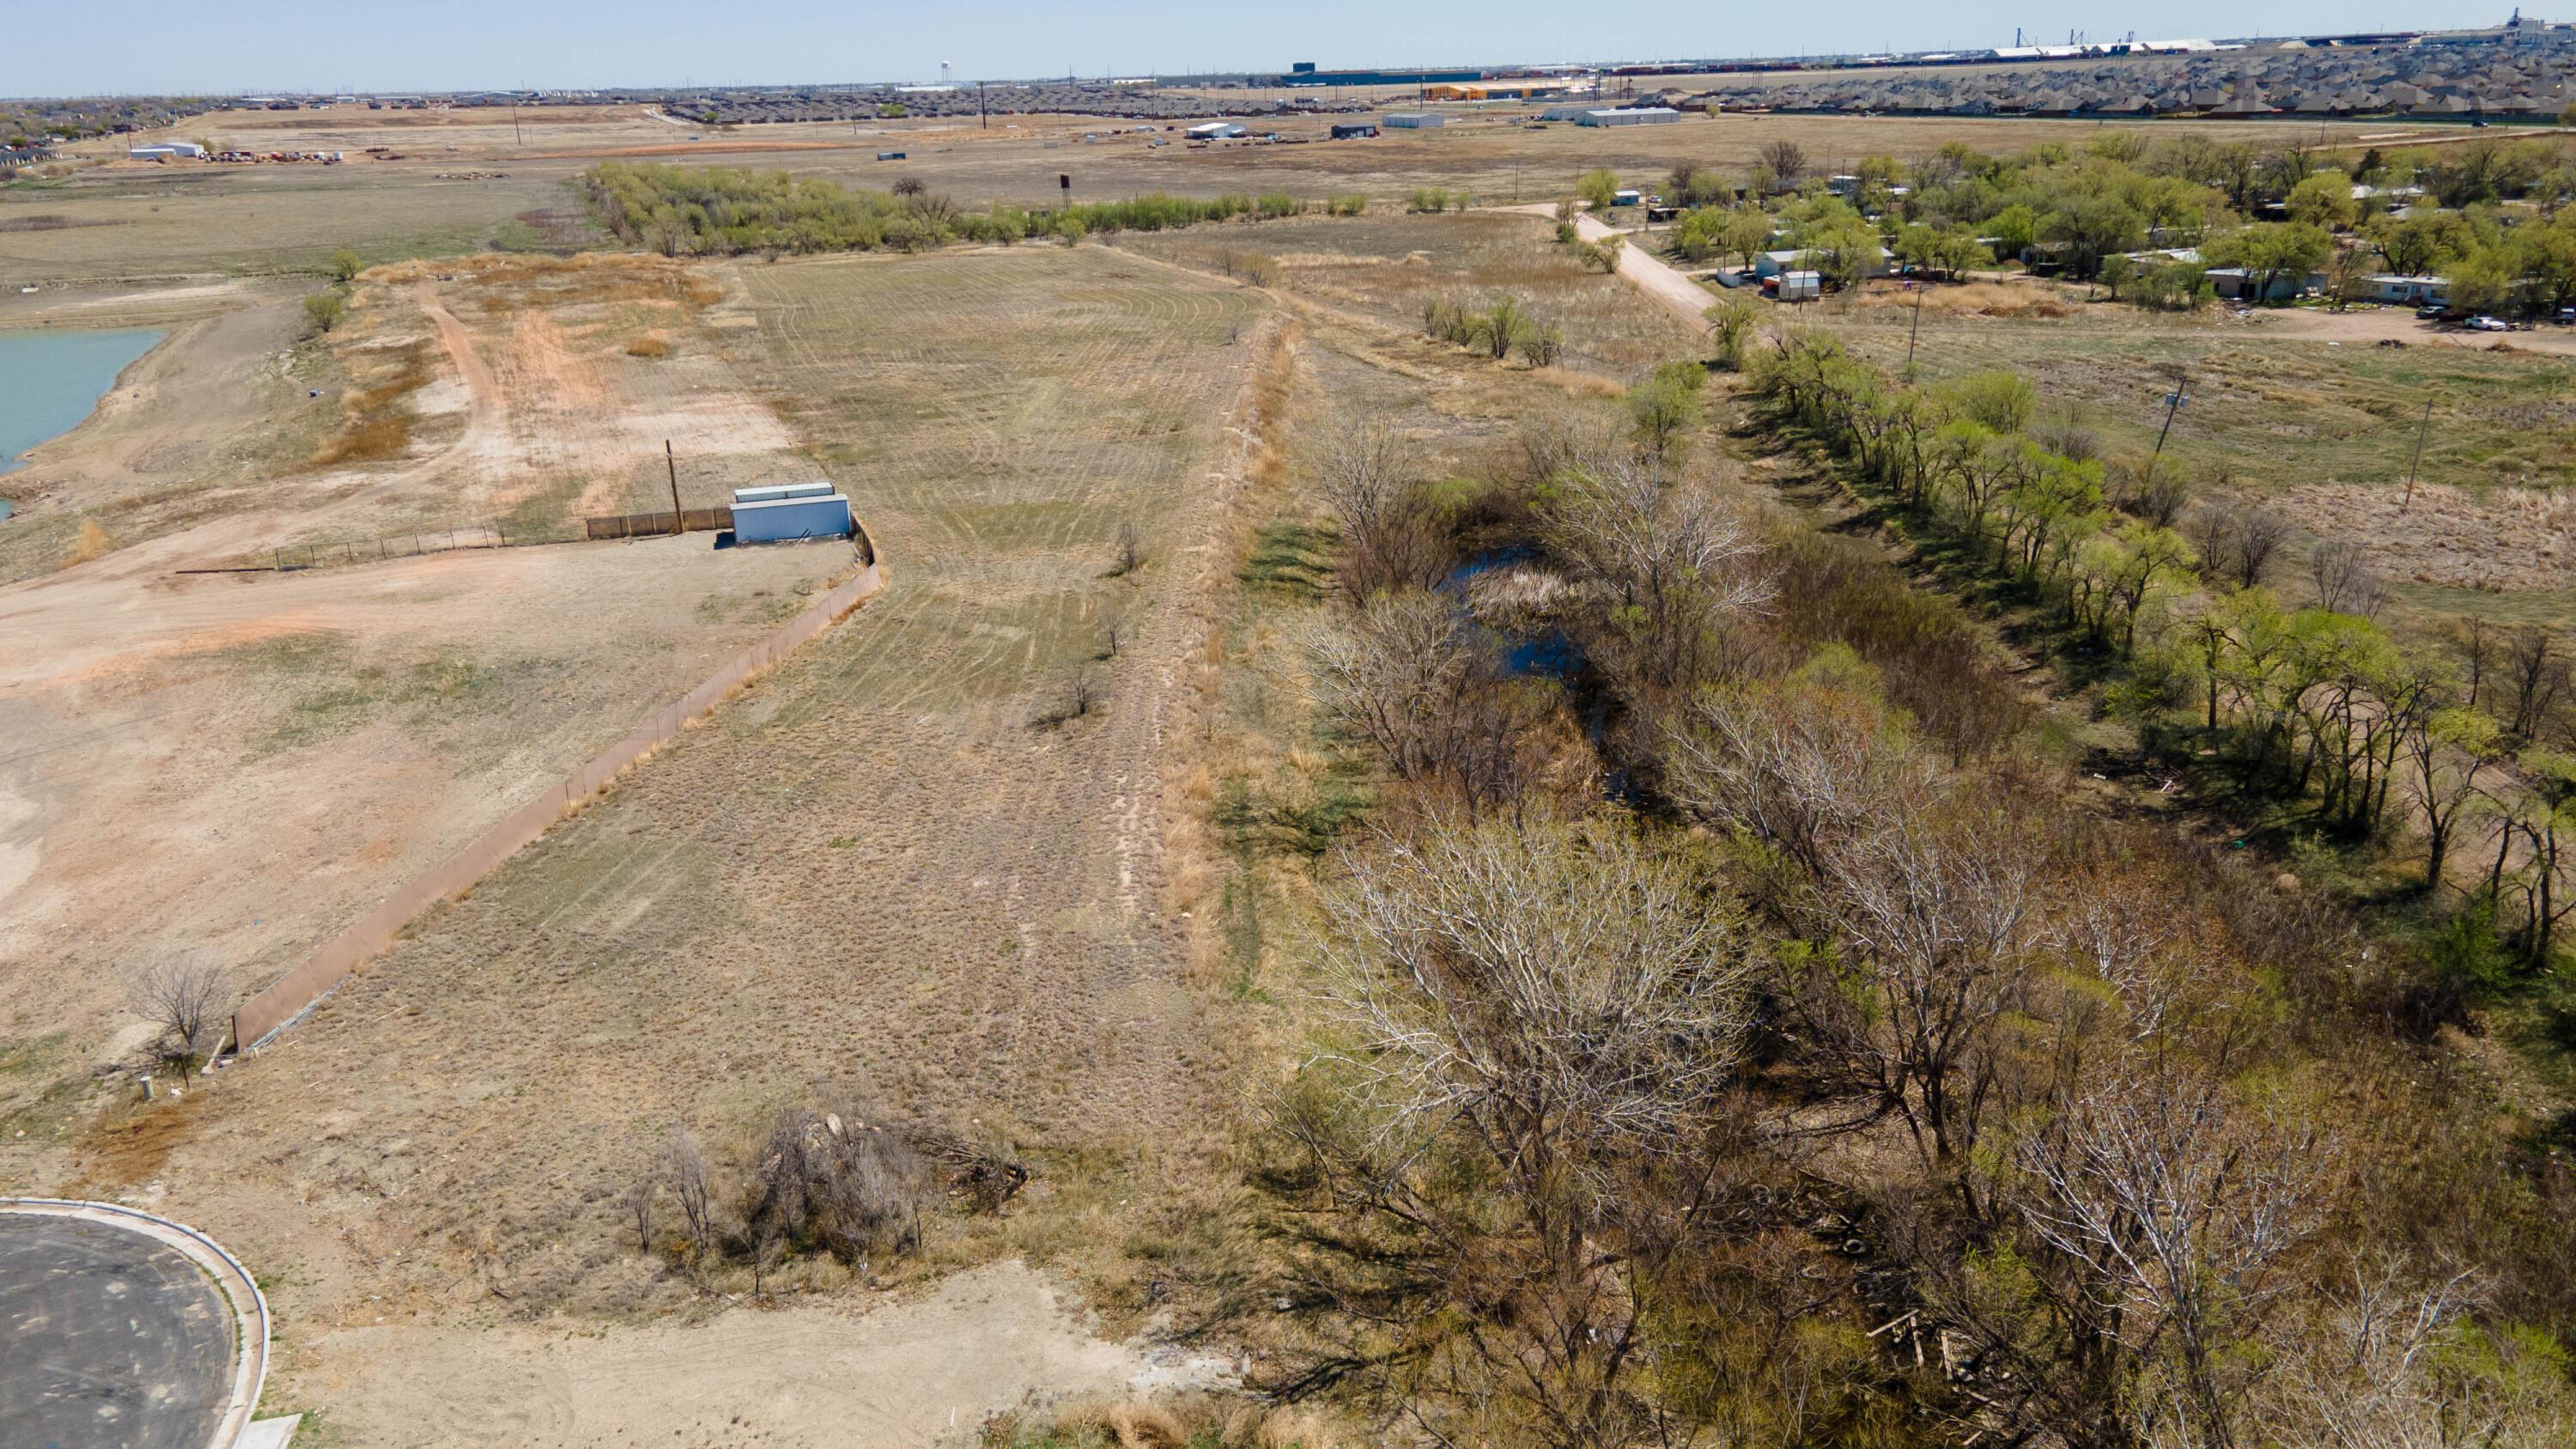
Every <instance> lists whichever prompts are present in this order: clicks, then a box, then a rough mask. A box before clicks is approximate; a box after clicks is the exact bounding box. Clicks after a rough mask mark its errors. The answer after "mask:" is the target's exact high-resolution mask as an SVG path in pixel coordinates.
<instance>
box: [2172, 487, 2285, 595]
mask: <svg viewBox="0 0 2576 1449" xmlns="http://www.w3.org/2000/svg"><path fill="white" fill-rule="evenodd" d="M2289 532H2290V531H2289V526H2288V525H2287V524H2285V523H2283V522H2282V521H2281V519H2280V517H2279V516H2278V515H2276V514H2274V513H2273V512H2272V511H2271V510H2270V509H2268V508H2265V507H2263V506H2262V505H2260V504H2243V503H2228V504H2212V505H2210V506H2208V507H2205V508H2203V509H2202V510H2201V511H2200V514H2199V516H2198V517H2197V518H2196V519H2194V520H2193V524H2192V544H2193V547H2194V548H2195V550H2196V551H2197V552H2198V553H2199V554H2200V562H2201V568H2202V570H2203V571H2204V572H2205V573H2207V574H2208V575H2209V576H2210V577H2211V578H2213V579H2216V580H2219V581H2222V582H2225V583H2229V584H2233V585H2234V586H2236V587H2237V588H2240V589H2250V588H2253V587H2254V586H2255V585H2257V584H2260V583H2262V582H2263V576H2264V575H2265V574H2266V573H2268V572H2270V571H2271V567H2272V558H2273V555H2275V554H2277V553H2279V552H2280V550H2281V545H2282V544H2283V543H2284V542H2286V541H2288V538H2289Z"/></svg>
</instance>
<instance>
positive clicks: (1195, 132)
mask: <svg viewBox="0 0 2576 1449" xmlns="http://www.w3.org/2000/svg"><path fill="white" fill-rule="evenodd" d="M1181 134H1182V135H1184V136H1187V137H1189V138H1190V139H1191V140H1193V141H1231V140H1233V139H1234V138H1236V137H1237V136H1241V135H1244V134H1245V131H1244V129H1243V128H1242V127H1241V126H1238V125H1236V124H1234V123H1233V122H1232V121H1210V122H1208V123H1207V124H1205V125H1201V126H1192V127H1190V128H1189V129H1188V130H1186V131H1183V132H1182V133H1181Z"/></svg>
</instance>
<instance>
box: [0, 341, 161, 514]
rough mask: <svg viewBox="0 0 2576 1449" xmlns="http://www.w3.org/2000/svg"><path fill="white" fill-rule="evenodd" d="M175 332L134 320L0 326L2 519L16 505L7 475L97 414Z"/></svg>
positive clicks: (0, 481) (0, 483)
mask: <svg viewBox="0 0 2576 1449" xmlns="http://www.w3.org/2000/svg"><path fill="white" fill-rule="evenodd" d="M173 335H175V332H174V330H171V329H158V328H140V327H116V328H99V329H80V330H74V329H59V330H57V329H53V328H46V329H44V330H41V331H37V330H25V331H21V330H16V329H11V330H6V331H0V521H5V520H7V519H8V517H9V516H10V515H11V514H12V513H14V512H16V511H17V507H18V504H17V500H16V499H14V498H12V497H11V496H10V495H9V494H8V493H7V491H6V490H7V486H8V485H7V482H6V479H7V478H8V476H9V475H10V474H12V473H16V472H18V471H20V470H21V469H23V468H25V467H26V466H27V465H28V464H29V463H30V462H31V461H32V455H33V454H35V453H36V452H37V451H38V450H39V449H42V448H44V447H46V446H48V445H49V444H52V443H55V442H58V441H60V440H61V439H63V438H65V437H68V436H70V435H71V434H72V433H75V432H78V431H79V430H80V429H81V428H82V427H83V426H85V425H86V424H88V423H89V421H90V420H91V419H93V418H95V417H97V416H98V411H99V408H100V407H101V406H102V405H103V404H104V403H106V401H107V400H108V399H109V398H111V397H113V396H115V395H116V393H117V390H118V389H120V388H123V387H125V386H126V385H127V379H128V378H130V377H131V376H132V375H133V373H134V371H135V369H137V368H139V367H141V366H142V365H143V364H144V362H145V361H146V360H148V359H149V358H151V356H152V355H153V354H154V353H156V352H158V351H160V350H161V348H162V347H163V346H165V345H167V344H168V342H169V340H170V338H171V337H172V336H173ZM110 362H113V363H114V364H115V367H114V370H113V371H112V372H111V371H108V370H107V369H108V364H109V363H110Z"/></svg>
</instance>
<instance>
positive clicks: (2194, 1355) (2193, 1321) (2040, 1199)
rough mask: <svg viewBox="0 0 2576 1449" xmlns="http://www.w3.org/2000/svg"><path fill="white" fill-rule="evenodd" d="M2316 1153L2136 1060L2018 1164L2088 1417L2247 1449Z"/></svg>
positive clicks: (2216, 1096)
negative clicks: (2251, 1401)
mask: <svg viewBox="0 0 2576 1449" xmlns="http://www.w3.org/2000/svg"><path fill="white" fill-rule="evenodd" d="M2315 1150H2316V1145H2315V1143H2314V1142H2313V1140H2312V1139H2310V1138H2308V1137H2307V1136H2305V1135H2304V1134H2298V1133H2289V1132H2283V1131H2279V1130H2276V1129H2273V1128H2271V1127H2270V1126H2268V1125H2267V1124H2264V1123H2262V1122H2260V1121H2258V1120H2256V1119H2253V1118H2252V1117H2250V1116H2249V1115H2248V1114H2245V1113H2242V1112H2240V1111H2238V1110H2236V1109H2234V1108H2233V1107H2232V1106H2231V1104H2230V1103H2229V1102H2228V1100H2227V1098H2226V1096H2225V1095H2224V1092H2223V1090H2222V1088H2220V1087H2219V1086H2218V1085H2217V1084H2215V1083H2213V1082H2211V1081H2209V1080H2207V1079H2205V1078H2203V1077H2200V1076H2198V1075H2196V1074H2193V1075H2186V1074H2181V1073H2177V1072H2175V1071H2172V1070H2168V1069H2161V1068H2158V1067H2156V1066H2154V1065H2153V1064H2152V1063H2151V1061H2150V1059H2148V1058H2144V1057H2141V1058H2138V1059H2136V1060H2135V1061H2133V1062H2132V1063H2131V1064H2130V1069H2129V1070H2126V1071H2120V1072H2113V1073H2108V1074H2105V1075H2104V1076H2103V1077H2102V1078H2101V1079H2100V1080H2098V1081H2097V1083H2096V1084H2095V1085H2094V1086H2093V1088H2092V1089H2091V1090H2089V1091H2087V1092H2085V1093H2084V1094H2083V1095H2081V1096H2080V1097H2078V1098H2077V1099H2075V1100H2074V1101H2072V1102H2069V1103H2068V1104H2067V1105H2066V1107H2065V1110H2063V1111H2062V1112H2060V1113H2059V1114H2058V1116H2057V1117H2056V1119H2055V1120H2053V1121H2052V1122H2050V1123H2049V1124H2048V1125H2047V1126H2045V1127H2043V1128H2042V1129H2040V1130H2039V1131H2038V1132H2035V1133H2033V1134H2032V1135H2031V1136H2029V1137H2028V1138H2025V1139H2024V1140H2023V1142H2022V1143H2021V1144H2020V1146H2019V1147H2018V1148H2017V1149H2016V1150H2015V1153H2014V1158H2013V1162H2014V1167H2015V1169H2016V1171H2017V1173H2018V1175H2019V1188H2018V1190H2017V1207H2018V1210H2019V1216H2020V1220H2021V1223H2022V1226H2023V1227H2024V1228H2025V1229H2026V1231H2027V1234H2028V1237H2027V1247H2028V1250H2029V1252H2030V1253H2031V1255H2032V1261H2033V1263H2034V1266H2035V1267H2036V1268H2037V1270H2038V1278H2039V1281H2040V1282H2042V1283H2043V1284H2044V1285H2045V1294H2044V1296H2045V1298H2046V1301H2047V1304H2048V1310H2049V1311H2050V1312H2051V1313H2052V1314H2054V1315H2055V1316H2057V1318H2058V1320H2059V1322H2060V1324H2061V1326H2062V1328H2063V1330H2064V1331H2065V1332H2066V1333H2067V1335H2068V1338H2069V1340H2070V1341H2069V1344H2068V1350H2069V1353H2070V1357H2071V1359H2072V1361H2073V1363H2074V1364H2075V1365H2076V1373H2075V1374H2074V1375H2072V1377H2077V1378H2083V1379H2088V1380H2090V1382H2091V1384H2092V1385H2093V1386H2094V1387H2095V1388H2096V1389H2097V1390H2098V1391H2099V1392H2100V1394H2101V1397H2100V1398H2099V1399H2097V1400H2096V1402H2095V1403H2094V1404H2092V1405H2091V1406H2090V1408H2091V1409H2093V1410H2095V1411H2101V1412H2108V1413H2112V1414H2116V1415H2118V1416H2119V1417H2120V1418H2121V1419H2124V1420H2126V1421H2127V1428H2128V1431H2129V1433H2130V1435H2132V1436H2133V1437H2128V1438H2124V1439H2123V1440H2122V1441H2121V1442H2132V1443H2188V1444H2198V1445H2208V1446H2213V1449H2225V1446H2230V1445H2236V1444H2244V1443H2250V1442H2252V1440H2251V1438H2250V1437H2249V1436H2250V1433H2251V1429H2250V1426H2249V1425H2248V1423H2247V1420H2246V1417H2245V1415H2246V1406H2247V1402H2248V1393H2249V1390H2250V1389H2251V1387H2252V1386H2253V1384H2254V1383H2256V1382H2257V1381H2259V1379H2260V1377H2261V1375H2262V1374H2263V1372H2264V1371H2265V1369H2266V1367H2267V1366H2268V1365H2267V1362H2266V1360H2265V1359H2264V1358H2263V1356H2262V1355H2261V1354H2259V1353H2254V1352H2249V1348H2250V1347H2251V1346H2253V1345H2255V1344H2257V1343H2259V1342H2260V1340H2261V1336H2262V1332H2263V1328H2264V1325H2265V1324H2266V1322H2267V1320H2268V1319H2269V1318H2270V1317H2271V1316H2272V1314H2273V1313H2274V1312H2275V1311H2276V1310H2277V1309H2278V1308H2279V1306H2280V1304H2281V1302H2282V1300H2283V1299H2284V1297H2285V1295H2286V1294H2287V1293H2288V1292H2289V1291H2290V1289H2291V1288H2292V1286H2293V1284H2292V1281H2291V1276H2290V1273H2289V1269H2290V1266H2291V1255H2292V1254H2293V1253H2294V1252H2295V1251H2296V1250H2297V1249H2298V1248H2299V1246H2300V1245H2301V1244H2302V1243H2303V1242H2305V1241H2306V1240H2307V1238H2308V1237H2309V1235H2310V1234H2312V1233H2313V1232H2314V1231H2315V1230H2316V1228H2317V1226H2318V1225H2319V1222H2320V1221H2321V1218H2322V1213H2321V1211H2320V1207H2319V1203H2318V1201H2317V1197H2318V1193H2317V1188H2316V1181H2317V1176H2316V1173H2315V1172H2314V1170H2313V1169H2312V1168H2311V1167H2309V1166H2308V1165H2307V1164H2306V1163H2304V1162H2303V1160H2302V1159H2303V1158H2305V1157H2306V1156H2307V1155H2308V1154H2310V1153H2311V1152H2313V1151H2315ZM2066 1427H2068V1428H2070V1429H2075V1430H2077V1432H2078V1434H2079V1435H2081V1433H2082V1431H2083V1430H2084V1429H2085V1428H2087V1427H2090V1426H2087V1425H2082V1424H2069V1425H2067V1426H2066ZM2106 1427H2107V1426H2106ZM2140 1431H2144V1432H2140Z"/></svg>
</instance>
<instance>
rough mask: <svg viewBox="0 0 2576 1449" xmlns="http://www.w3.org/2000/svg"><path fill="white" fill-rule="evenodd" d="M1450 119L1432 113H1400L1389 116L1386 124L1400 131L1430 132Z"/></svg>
mask: <svg viewBox="0 0 2576 1449" xmlns="http://www.w3.org/2000/svg"><path fill="white" fill-rule="evenodd" d="M1448 119H1449V118H1448V117H1446V116H1442V115H1437V114H1435V113H1433V112H1430V111H1399V112H1397V113H1395V114H1393V115H1390V116H1388V117H1387V118H1386V123H1387V125H1389V126H1391V127H1393V128H1395V129H1396V130H1399V131H1429V130H1433V129H1436V128H1438V127H1439V126H1442V125H1444V124H1446V123H1447V122H1448Z"/></svg>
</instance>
